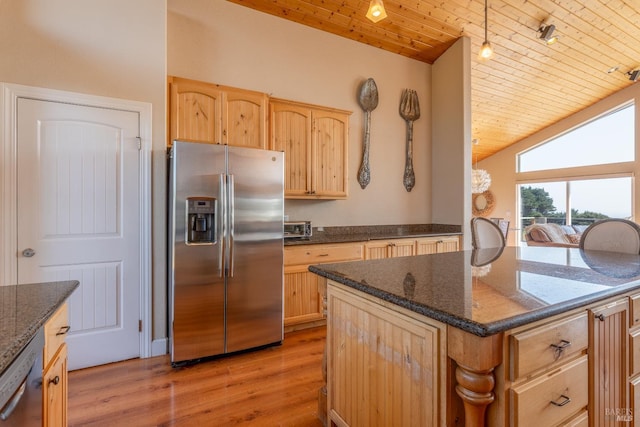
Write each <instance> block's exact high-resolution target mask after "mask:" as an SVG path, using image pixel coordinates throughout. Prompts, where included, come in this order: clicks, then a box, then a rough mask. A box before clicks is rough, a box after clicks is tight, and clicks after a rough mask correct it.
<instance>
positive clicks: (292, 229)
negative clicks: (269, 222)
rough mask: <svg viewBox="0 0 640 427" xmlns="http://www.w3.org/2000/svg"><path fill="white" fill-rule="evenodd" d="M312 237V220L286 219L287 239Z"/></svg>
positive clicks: (285, 232)
mask: <svg viewBox="0 0 640 427" xmlns="http://www.w3.org/2000/svg"><path fill="white" fill-rule="evenodd" d="M309 237H311V221H285V222H284V238H285V239H309Z"/></svg>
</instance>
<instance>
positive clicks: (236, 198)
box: [227, 147, 284, 352]
mask: <svg viewBox="0 0 640 427" xmlns="http://www.w3.org/2000/svg"><path fill="white" fill-rule="evenodd" d="M228 156H229V157H228V173H229V183H230V190H229V192H230V196H231V197H230V204H231V206H232V210H231V218H230V225H231V226H230V244H229V262H228V279H227V352H234V351H238V350H244V349H248V348H253V347H257V346H262V345H266V344H272V343H276V342H280V341H282V338H283V323H282V322H283V318H282V294H283V253H284V250H283V213H284V184H283V183H284V161H283V160H284V155H283V153H280V152H275V151H265V150H256V149H249V148H237V147H229V155H228Z"/></svg>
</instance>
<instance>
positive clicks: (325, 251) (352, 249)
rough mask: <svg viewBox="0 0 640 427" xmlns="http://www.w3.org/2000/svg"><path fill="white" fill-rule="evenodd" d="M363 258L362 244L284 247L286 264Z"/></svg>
mask: <svg viewBox="0 0 640 427" xmlns="http://www.w3.org/2000/svg"><path fill="white" fill-rule="evenodd" d="M363 258H364V256H363V249H362V244H344V245H308V246H295V247H293V246H289V247H285V248H284V264H285V265H304V264H320V263H328V262H340V261H355V260H361V259H363Z"/></svg>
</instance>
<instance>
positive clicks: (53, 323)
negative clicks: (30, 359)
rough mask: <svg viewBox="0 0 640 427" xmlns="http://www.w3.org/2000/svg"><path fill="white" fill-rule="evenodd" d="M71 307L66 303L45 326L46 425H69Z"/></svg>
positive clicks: (43, 377) (44, 402)
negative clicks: (66, 340)
mask: <svg viewBox="0 0 640 427" xmlns="http://www.w3.org/2000/svg"><path fill="white" fill-rule="evenodd" d="M68 325H69V324H68V309H67V305H66V304H63V305H62V306H61V307H60V308H59V309H58V310H57V311H56V312H55V313H54V314H53V316H52V317H51V318H50V319H49V320H48V321H47V323H46V324H45V326H44V336H45V341H44V349H43V365H44V371H43V373H42V401H43V405H42V409H43V417H42V418H43V427H60V426H66V425H67V394H68V391H67V383H68V380H67V378H68V376H67V345H66V344H65V342H64V340H65V336H66V333H67V332H68V331H69V326H68Z"/></svg>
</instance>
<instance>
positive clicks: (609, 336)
mask: <svg viewBox="0 0 640 427" xmlns="http://www.w3.org/2000/svg"><path fill="white" fill-rule="evenodd" d="M589 322H590V328H589V329H590V331H591V334H590V337H589V366H590V368H591V372H590V376H591V381H590V383H591V385H592V386H591V387H589V393H590V396H589V402H590V408H589V413H590V414H591V415H592V416H593V417H594V425H597V426H615V425H619V424H618V423H617V421H616V417H615V416H612V411H614V412H613V413H614V414H615V411H616V409H617V410H624V409H626V408H629V402H628V394H627V381H628V346H627V342H628V338H627V337H628V331H629V304H628V300H627V299H624V300H618V301H615V302H613V303H611V304H607V305H605V306H602V307H599V308H596V309H593V310H589Z"/></svg>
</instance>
